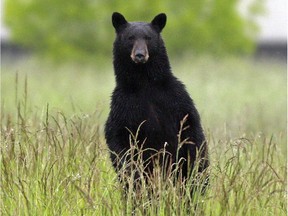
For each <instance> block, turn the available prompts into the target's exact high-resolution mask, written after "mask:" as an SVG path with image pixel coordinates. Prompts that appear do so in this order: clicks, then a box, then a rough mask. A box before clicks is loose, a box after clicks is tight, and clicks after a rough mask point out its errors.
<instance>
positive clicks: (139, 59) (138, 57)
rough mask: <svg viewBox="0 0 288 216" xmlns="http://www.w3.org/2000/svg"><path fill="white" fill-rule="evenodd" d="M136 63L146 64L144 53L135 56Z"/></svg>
mask: <svg viewBox="0 0 288 216" xmlns="http://www.w3.org/2000/svg"><path fill="white" fill-rule="evenodd" d="M135 61H137V62H141V63H144V62H145V56H144V55H143V54H142V53H137V54H136V55H135Z"/></svg>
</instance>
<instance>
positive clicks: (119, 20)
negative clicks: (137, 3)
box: [112, 12, 127, 32]
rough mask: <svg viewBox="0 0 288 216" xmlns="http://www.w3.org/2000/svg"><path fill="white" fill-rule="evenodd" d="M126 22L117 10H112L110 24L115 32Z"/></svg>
mask: <svg viewBox="0 0 288 216" xmlns="http://www.w3.org/2000/svg"><path fill="white" fill-rule="evenodd" d="M126 23H127V21H126V19H125V17H124V16H123V15H122V14H120V13H118V12H114V13H113V14H112V24H113V26H114V28H115V30H116V32H119V31H120V29H121V28H122V27H123V26H124V25H125V24H126Z"/></svg>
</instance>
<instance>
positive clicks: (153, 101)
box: [123, 89, 177, 134]
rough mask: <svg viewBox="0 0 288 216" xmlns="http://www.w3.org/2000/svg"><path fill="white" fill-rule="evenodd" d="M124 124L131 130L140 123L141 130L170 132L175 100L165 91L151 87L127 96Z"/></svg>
mask: <svg viewBox="0 0 288 216" xmlns="http://www.w3.org/2000/svg"><path fill="white" fill-rule="evenodd" d="M126 99H127V101H126V103H125V106H126V108H125V110H126V111H127V112H126V113H125V117H124V119H123V120H124V124H125V125H126V127H130V128H131V129H132V130H133V131H135V130H137V128H138V127H139V125H140V124H141V123H143V124H142V126H141V128H142V131H143V132H147V133H148V134H151V133H170V132H172V131H171V128H173V125H174V124H175V122H176V120H175V114H176V113H177V101H175V99H174V98H173V97H172V95H171V94H169V93H168V92H165V91H159V90H157V91H154V90H153V89H151V90H147V91H143V92H139V93H135V94H131V95H129V96H127V98H126Z"/></svg>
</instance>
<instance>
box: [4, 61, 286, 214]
mask: <svg viewBox="0 0 288 216" xmlns="http://www.w3.org/2000/svg"><path fill="white" fill-rule="evenodd" d="M171 65H172V69H173V72H174V74H175V75H176V76H177V77H178V78H179V79H180V80H182V81H183V82H184V84H185V85H186V88H187V90H188V91H189V93H190V95H191V96H192V98H193V100H194V102H195V104H196V107H197V109H198V111H199V113H200V115H201V119H202V124H203V126H204V129H205V134H206V137H207V140H208V145H209V154H210V161H211V166H210V168H209V172H210V186H209V188H208V189H207V191H206V193H205V195H200V194H199V193H196V194H195V196H193V197H188V198H187V197H182V196H181V194H179V193H178V191H179V188H180V187H181V186H179V185H178V186H177V185H176V186H173V184H172V183H171V181H167V182H165V184H164V183H161V182H160V183H159V185H158V186H159V187H158V189H157V196H156V197H154V198H155V199H151V198H148V196H147V194H145V193H144V192H143V196H142V197H138V198H137V204H138V208H136V209H135V211H136V215H187V209H190V213H191V215H253V216H254V215H261V216H263V215H264V216H265V215H271V216H272V215H273V216H274V215H283V216H284V215H287V204H286V201H287V193H286V190H287V183H286V182H287V163H286V162H287V146H286V144H287V133H286V114H287V113H286V112H287V110H286V105H287V95H286V93H287V87H286V82H287V77H286V76H287V74H286V64H285V63H283V62H277V61H266V60H262V61H261V60H255V59H254V60H253V59H246V58H228V59H213V58H211V57H201V58H199V57H197V58H196V57H195V58H193V56H186V57H183V58H181V59H175V60H174V61H172V64H171ZM1 72H2V77H1V79H2V80H1V163H0V166H1V167H0V168H1V182H0V193H1V200H0V205H1V215H126V214H127V215H129V214H130V213H131V209H132V208H131V199H133V196H134V194H133V191H130V194H129V195H128V199H127V200H126V199H123V195H122V193H121V188H122V186H121V185H120V184H119V183H118V181H117V176H116V173H115V171H114V170H113V168H112V165H111V162H110V160H109V152H108V150H107V147H106V143H105V139H104V133H103V128H104V124H105V120H106V118H107V115H108V111H109V102H110V96H111V93H112V91H113V87H114V85H115V83H114V74H113V69H112V63H111V62H107V63H103V64H91V65H83V64H82V65H81V64H66V65H62V66H52V65H51V64H49V63H47V62H44V61H40V60H39V59H38V60H37V59H34V58H31V59H30V58H27V59H23V60H22V61H17V62H13V63H11V62H10V63H7V64H5V62H2V65H1ZM186 199H190V202H189V205H188V204H187V202H185V200H186Z"/></svg>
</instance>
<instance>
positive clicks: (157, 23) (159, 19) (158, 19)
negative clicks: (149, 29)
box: [151, 13, 167, 33]
mask: <svg viewBox="0 0 288 216" xmlns="http://www.w3.org/2000/svg"><path fill="white" fill-rule="evenodd" d="M166 20H167V17H166V14H165V13H160V14H158V15H157V16H155V17H154V19H153V20H152V22H151V24H152V25H153V26H154V27H155V28H156V29H157V30H158V31H159V33H160V32H161V31H162V29H163V28H164V27H165V25H166Z"/></svg>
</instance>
